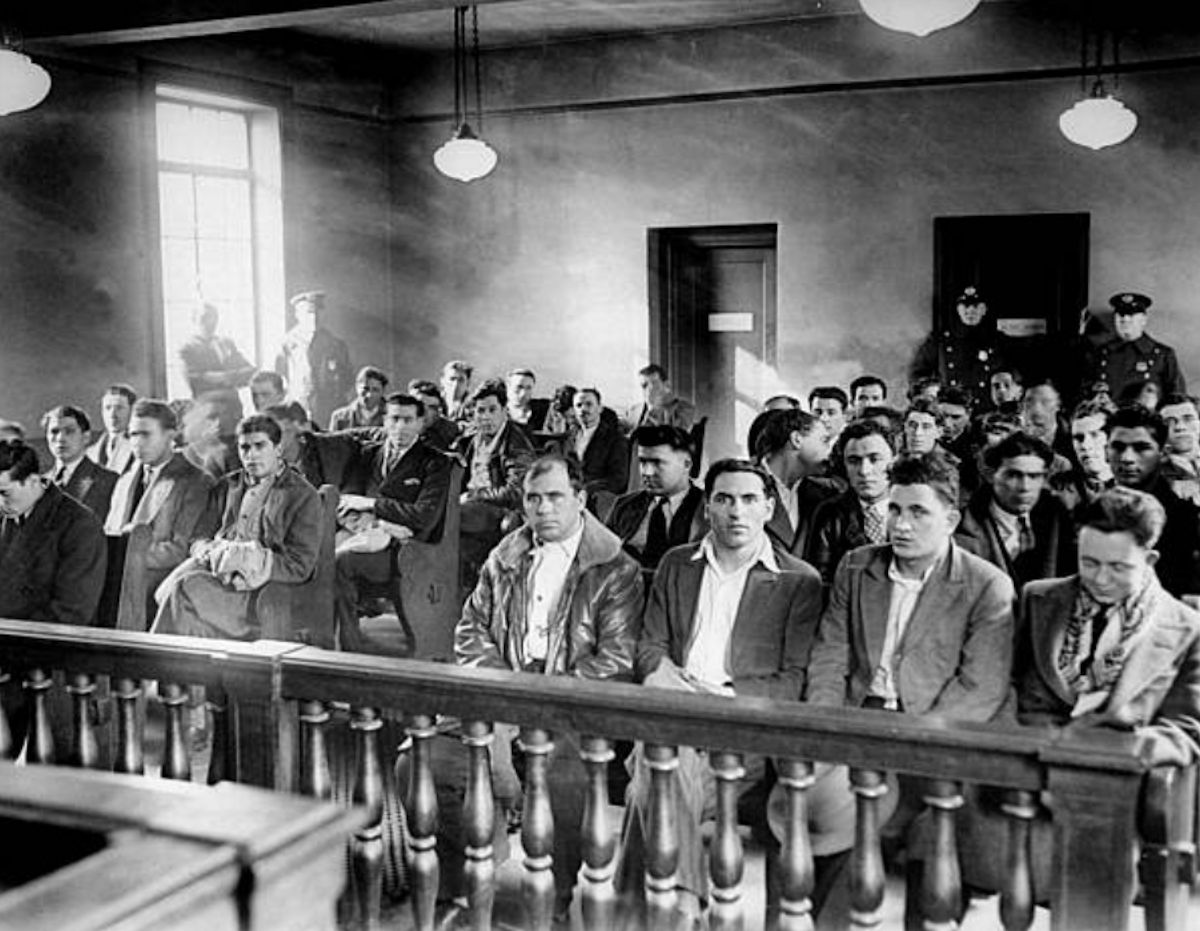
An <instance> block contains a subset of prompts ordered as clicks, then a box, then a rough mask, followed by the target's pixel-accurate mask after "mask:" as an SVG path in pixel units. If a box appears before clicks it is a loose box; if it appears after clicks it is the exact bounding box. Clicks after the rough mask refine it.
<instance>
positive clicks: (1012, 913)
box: [1000, 789, 1037, 931]
mask: <svg viewBox="0 0 1200 931" xmlns="http://www.w3.org/2000/svg"><path fill="white" fill-rule="evenodd" d="M1000 810H1001V811H1002V812H1004V814H1005V815H1007V816H1008V849H1007V851H1006V852H1005V858H1004V878H1003V883H1004V885H1003V887H1002V888H1001V890H1000V923H1001V924H1002V925H1003V926H1004V931H1026V929H1027V928H1028V927H1029V926H1030V925H1031V924H1033V907H1034V901H1033V866H1032V863H1031V860H1030V852H1029V839H1030V830H1031V828H1030V826H1031V825H1032V824H1033V819H1034V818H1035V817H1036V816H1037V805H1036V804H1035V801H1034V794H1033V793H1032V792H1023V791H1020V790H1016V789H1014V790H1013V791H1011V792H1006V793H1005V796H1004V802H1003V804H1001V806H1000Z"/></svg>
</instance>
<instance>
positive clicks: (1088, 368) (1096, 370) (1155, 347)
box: [1083, 291, 1187, 398]
mask: <svg viewBox="0 0 1200 931" xmlns="http://www.w3.org/2000/svg"><path fill="white" fill-rule="evenodd" d="M1108 303H1109V304H1110V305H1111V306H1112V310H1113V318H1112V319H1113V329H1114V330H1115V331H1116V335H1115V336H1112V337H1110V338H1109V339H1107V340H1105V341H1104V342H1102V343H1101V344H1100V345H1099V346H1096V347H1095V348H1093V349H1091V350H1090V351H1088V352H1087V355H1086V358H1085V360H1084V365H1083V384H1084V385H1090V384H1091V383H1092V382H1096V381H1102V382H1104V383H1106V384H1107V385H1108V393H1109V395H1110V396H1111V397H1114V398H1116V397H1120V395H1121V392H1122V391H1123V390H1124V389H1125V388H1126V387H1127V386H1129V385H1131V384H1141V383H1143V382H1148V381H1153V382H1156V383H1157V384H1158V386H1159V387H1160V388H1161V389H1162V393H1163V394H1164V395H1168V394H1186V393H1187V385H1186V384H1185V383H1184V380H1183V373H1182V372H1181V371H1180V370H1179V360H1178V359H1176V358H1175V350H1174V349H1172V348H1171V347H1170V346H1168V345H1167V344H1166V343H1160V342H1159V341H1158V340H1156V339H1153V338H1152V337H1150V336H1147V335H1146V312H1147V311H1148V310H1149V309H1150V305H1151V304H1152V303H1153V301H1151V300H1150V298H1148V297H1147V296H1146V295H1144V294H1137V293H1136V292H1133V291H1121V292H1119V293H1117V294H1114V295H1113V296H1112V297H1110V298H1109V299H1108Z"/></svg>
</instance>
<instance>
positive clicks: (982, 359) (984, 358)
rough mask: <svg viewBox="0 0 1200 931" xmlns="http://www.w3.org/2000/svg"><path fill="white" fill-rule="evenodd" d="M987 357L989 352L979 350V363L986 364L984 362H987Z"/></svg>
mask: <svg viewBox="0 0 1200 931" xmlns="http://www.w3.org/2000/svg"><path fill="white" fill-rule="evenodd" d="M988 355H989V352H988V350H986V349H980V350H979V361H980V362H986V361H987V360H988Z"/></svg>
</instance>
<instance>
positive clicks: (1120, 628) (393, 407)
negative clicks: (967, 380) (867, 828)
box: [0, 361, 1200, 927]
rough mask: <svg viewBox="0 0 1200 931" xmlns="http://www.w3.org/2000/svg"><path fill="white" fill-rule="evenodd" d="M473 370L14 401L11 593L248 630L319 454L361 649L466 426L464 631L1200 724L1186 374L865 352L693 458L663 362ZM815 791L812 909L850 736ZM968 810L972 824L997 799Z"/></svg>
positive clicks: (450, 788)
mask: <svg viewBox="0 0 1200 931" xmlns="http://www.w3.org/2000/svg"><path fill="white" fill-rule="evenodd" d="M260 376H261V377H260ZM472 377H473V371H472V368H471V366H469V365H468V364H466V363H465V362H462V361H454V362H450V363H448V364H447V365H446V366H445V368H444V369H443V372H442V377H441V379H440V382H434V381H429V380H419V379H415V380H413V381H410V382H409V383H408V384H407V386H406V390H405V391H402V392H401V391H391V390H389V379H388V377H387V375H386V374H385V373H383V372H382V371H380V370H379V369H377V368H373V367H366V368H363V369H362V370H361V371H360V372H359V375H358V379H357V383H356V395H357V396H356V399H355V400H353V401H349V403H347V405H346V406H344V407H341V408H339V409H336V410H334V411H333V413H332V415H331V423H330V424H329V425H328V426H329V427H330V428H331V429H321V428H320V427H321V426H323V425H317V424H314V423H313V422H312V420H311V417H310V416H309V412H308V411H307V410H306V409H305V407H304V406H303V405H302V404H300V403H298V402H296V401H294V400H289V399H288V397H287V391H286V384H285V383H284V382H283V381H282V379H281V378H280V377H279V376H277V375H275V374H274V373H260V374H259V375H256V376H254V377H253V378H252V379H250V382H249V384H250V387H251V394H252V398H253V401H254V403H255V405H256V408H258V411H257V412H256V413H254V414H252V415H250V416H247V417H244V418H241V419H240V420H238V421H237V422H236V424H234V425H233V426H232V428H230V432H229V434H228V435H227V434H226V432H225V430H226V428H225V426H224V425H223V424H222V422H221V416H222V411H220V410H218V409H217V408H216V406H214V405H211V404H209V403H208V402H206V400H205V399H204V397H203V396H201V397H199V398H195V399H189V400H188V401H187V402H171V403H168V402H166V401H162V400H156V399H149V398H140V399H139V398H137V397H136V395H135V394H134V392H133V391H132V390H131V389H129V388H128V387H127V386H123V385H116V386H113V387H112V388H110V389H108V390H106V391H105V392H104V393H103V394H102V396H101V398H100V399H99V400H100V408H101V411H102V421H103V430H102V431H97V434H96V435H95V436H93V433H92V425H91V421H90V418H89V416H88V415H87V413H86V412H85V411H84V410H83V409H82V408H81V407H77V406H73V405H66V404H64V405H60V406H57V407H55V408H53V409H52V410H50V411H48V412H47V413H46V415H45V417H44V419H43V424H42V425H43V428H44V431H45V436H46V440H47V444H48V447H49V452H50V455H51V457H52V463H51V464H50V465H49V467H48V468H46V467H43V465H42V463H41V462H40V461H39V458H38V455H37V453H36V451H35V449H34V448H33V447H32V446H31V445H29V444H27V443H26V442H25V441H24V439H23V438H22V433H23V431H22V429H21V427H20V425H17V424H13V423H11V422H3V423H0V513H2V514H3V521H2V522H0V616H3V617H9V618H27V619H32V620H44V621H58V622H66V623H77V624H90V623H101V624H106V625H110V626H119V627H122V628H126V629H133V630H147V629H150V630H154V631H158V632H164V633H177V634H185V635H191V636H212V637H236V638H244V639H245V638H250V639H252V638H255V637H257V636H259V635H260V634H261V621H260V619H259V618H258V617H256V613H255V604H256V598H255V593H256V592H258V591H259V590H260V589H262V588H263V587H264V586H267V585H271V584H275V585H285V586H286V585H297V584H304V583H305V582H306V581H307V580H309V579H310V578H312V576H313V574H314V573H315V572H316V570H317V563H318V560H319V559H320V552H321V550H320V547H319V545H318V544H319V538H320V534H321V533H322V532H323V531H322V526H321V524H322V508H321V504H320V500H319V497H318V494H317V491H316V488H317V487H318V486H320V485H333V486H335V488H336V489H337V493H338V503H337V532H336V541H337V542H336V547H335V549H334V553H335V556H334V563H335V566H334V569H335V571H336V604H335V605H331V606H330V612H331V613H332V614H333V616H334V617H335V618H336V622H337V629H338V631H339V632H340V636H339V639H338V643H339V644H340V645H341V646H342V648H345V649H357V648H359V647H360V646H361V640H360V637H359V634H358V614H359V612H360V610H361V601H362V599H361V597H360V596H361V595H362V591H363V590H364V589H368V588H370V587H372V586H374V585H377V584H378V583H380V582H385V581H387V580H388V579H389V578H390V577H391V576H392V574H393V573H394V572H396V571H397V570H396V558H395V556H396V552H397V550H398V548H400V547H403V546H405V545H407V544H408V543H409V541H412V540H429V539H432V538H434V537H435V536H436V535H437V534H439V533H440V528H441V525H442V523H443V521H444V515H445V511H446V507H447V505H448V503H449V502H448V500H447V498H448V494H449V488H450V487H451V482H450V475H451V470H452V467H453V464H454V463H455V462H457V463H458V465H459V467H460V468H461V470H462V485H461V490H460V492H459V494H460V498H459V501H458V502H457V504H458V506H459V507H460V509H461V518H462V519H461V534H462V537H461V551H462V563H463V567H464V572H463V579H464V581H465V582H466V584H465V586H464V591H463V594H464V595H465V598H466V600H465V604H464V606H463V608H462V612H461V618H460V620H459V622H458V624H457V628H456V631H455V655H456V659H457V661H458V662H459V663H460V664H463V665H466V666H477V667H485V668H496V669H507V670H513V671H524V672H527V673H535V674H541V675H569V676H582V677H586V678H589V679H596V680H612V681H635V682H641V683H643V684H646V685H649V686H654V687H659V688H666V689H672V690H678V691H687V692H693V693H706V694H714V695H725V696H736V695H752V696H760V697H765V698H768V699H771V700H775V701H804V702H810V703H813V704H820V705H837V706H852V707H861V708H867V709H874V710H877V711H879V712H880V713H904V714H915V715H922V716H924V715H936V716H939V717H944V718H950V719H958V720H973V721H1017V722H1022V723H1027V724H1053V725H1056V726H1061V727H1108V728H1114V729H1118V730H1126V731H1128V730H1136V731H1139V732H1142V733H1144V734H1145V735H1146V736H1147V738H1148V741H1147V746H1148V753H1149V754H1150V756H1151V761H1152V762H1155V763H1186V762H1188V761H1190V760H1193V759H1195V758H1196V756H1197V754H1198V753H1200V743H1198V741H1200V614H1197V612H1196V611H1195V610H1193V608H1191V607H1189V606H1188V604H1187V603H1186V602H1188V601H1189V600H1190V599H1193V598H1195V597H1197V596H1200V514H1198V511H1197V504H1198V503H1200V404H1198V402H1197V400H1196V399H1195V398H1193V397H1191V396H1188V395H1185V394H1174V393H1172V394H1167V395H1165V396H1161V397H1156V396H1153V394H1152V393H1150V394H1148V393H1146V392H1141V393H1139V396H1138V399H1137V400H1136V401H1133V402H1130V403H1126V404H1123V405H1120V406H1117V405H1115V404H1114V403H1113V402H1112V400H1111V398H1110V395H1111V394H1112V392H1108V391H1107V390H1106V391H1104V392H1094V393H1093V392H1087V393H1085V395H1084V396H1082V397H1080V398H1079V399H1078V400H1077V401H1076V402H1074V403H1073V406H1071V407H1070V409H1066V408H1065V407H1064V403H1063V399H1062V395H1061V393H1060V391H1059V390H1058V388H1056V386H1055V385H1054V384H1052V383H1051V382H1049V381H1032V380H1031V383H1030V384H1023V379H1022V375H1021V373H1020V372H1019V371H1017V370H1016V369H1004V370H1002V371H1001V370H997V371H995V372H993V374H992V376H991V380H990V395H989V397H986V398H976V397H975V396H973V395H972V394H971V393H970V392H969V391H967V390H964V389H961V388H958V387H956V386H943V385H942V384H941V383H940V382H938V381H936V380H931V379H919V380H917V381H915V382H913V384H911V385H910V387H909V391H908V396H907V398H906V402H905V404H904V405H903V406H902V407H892V406H890V405H889V403H888V386H887V385H886V384H885V383H884V382H883V381H882V380H881V379H879V378H876V377H874V376H871V375H863V376H861V377H859V378H857V379H855V380H854V382H853V383H852V384H851V385H850V386H849V390H844V389H842V388H841V387H838V386H822V387H818V388H816V389H814V390H813V391H812V392H811V393H810V396H809V397H808V398H807V399H806V401H807V403H802V402H801V400H800V399H798V398H794V397H791V396H788V395H778V396H776V397H773V398H770V399H767V400H766V401H765V402H764V404H763V410H762V412H761V413H760V414H759V416H758V417H757V418H756V419H755V421H754V423H753V424H752V425H751V427H750V430H749V432H748V435H747V436H746V438H745V440H746V442H747V456H746V457H745V458H738V459H723V460H720V461H717V462H714V463H712V464H711V465H709V467H708V469H707V471H706V472H705V474H704V475H703V478H702V480H701V481H700V482H699V483H698V482H697V481H696V480H695V479H693V474H694V473H695V472H696V471H697V470H696V469H695V466H696V465H697V461H698V459H699V457H700V455H701V451H700V450H698V449H697V448H696V446H695V441H694V433H693V432H692V430H691V427H692V426H693V425H694V421H695V418H696V411H695V409H694V407H693V405H691V404H690V403H689V402H687V401H686V400H685V399H682V398H679V397H677V396H675V395H674V393H673V392H672V391H671V388H670V384H669V382H668V381H667V379H666V372H665V371H664V370H663V369H662V368H661V367H660V366H657V365H652V366H648V367H647V368H646V369H644V370H643V371H642V372H641V373H640V377H641V380H642V386H643V390H644V395H645V399H644V401H643V402H642V403H641V404H639V405H636V406H635V407H634V408H631V409H630V410H628V411H625V412H624V413H623V414H621V415H618V414H617V413H616V412H615V411H613V410H611V409H610V408H608V407H605V406H604V404H603V399H602V397H601V394H600V392H599V391H598V390H597V389H595V388H592V387H586V386H585V387H579V388H576V387H573V386H565V387H564V388H563V389H560V390H558V391H556V392H555V393H554V396H553V397H552V398H543V399H539V398H537V397H535V396H534V390H535V386H536V380H535V376H534V375H533V373H532V372H531V371H530V370H528V369H517V370H514V371H513V372H511V373H509V375H508V376H507V378H505V379H498V378H497V379H486V380H484V381H482V382H481V383H480V384H478V385H476V386H472ZM805 408H807V409H805ZM605 496H608V500H607V502H606V504H605V505H604V506H603V507H600V506H599V504H598V502H600V501H602V500H604V499H605ZM330 645H332V644H330ZM7 688H9V689H11V688H12V685H11V684H10V685H9V686H7ZM7 697H10V696H6V698H7ZM11 697H12V698H13V705H12V706H13V707H19V703H20V696H19V695H16V696H11ZM8 706H9V705H8V704H7V703H6V707H8ZM577 736H578V735H572V734H556V735H555V747H554V750H553V753H552V756H551V759H550V763H549V775H550V780H551V783H552V793H551V797H552V799H553V804H554V806H555V812H554V815H555V823H556V828H557V829H556V832H555V844H556V849H555V857H554V878H555V883H556V892H557V903H558V908H557V912H558V914H559V915H560V916H561V915H563V914H565V911H566V908H567V907H568V906H569V903H570V901H571V898H572V894H573V888H574V885H575V875H576V871H577V869H578V866H579V857H580V848H579V838H578V834H577V830H578V825H579V821H580V815H581V811H580V810H579V807H580V806H581V805H582V799H583V797H584V793H583V785H584V782H583V780H584V773H583V769H582V765H581V763H580V760H579V756H578V747H577V742H576V739H575V738H576V737H577ZM514 738H515V735H514V734H513V733H511V732H510V731H509V730H506V729H504V728H498V729H497V739H496V741H495V745H494V748H493V751H492V752H493V755H494V758H493V772H494V780H495V781H494V791H495V793H496V798H497V801H498V805H497V814H496V818H497V824H496V831H497V837H498V840H502V838H503V834H504V829H505V826H506V825H507V824H509V823H510V816H511V815H512V813H513V812H514V811H515V810H516V809H517V808H519V804H520V797H521V788H520V779H521V776H520V773H521V772H522V771H523V768H522V766H521V765H520V759H519V757H520V754H521V752H522V751H521V748H520V746H519V744H518V743H516V742H515V739H514ZM434 761H435V767H434V776H435V782H436V787H437V791H438V796H439V811H440V816H441V828H440V837H439V854H440V856H441V858H442V861H441V862H442V864H443V866H442V872H441V886H442V890H441V898H442V899H443V900H444V901H445V902H446V903H447V906H448V907H453V903H454V902H455V900H456V899H457V897H459V896H461V894H462V892H463V876H462V873H463V858H462V849H463V837H462V824H463V822H462V810H461V809H462V802H463V794H464V791H465V780H466V773H467V761H466V758H465V756H464V751H463V748H462V745H461V743H460V742H459V740H458V739H457V734H456V733H455V732H454V730H453V727H452V726H448V727H447V728H446V739H445V740H442V741H439V742H438V746H437V748H436V750H435V753H434ZM745 765H746V770H747V779H746V782H745V783H744V785H743V788H744V789H746V790H749V789H750V788H751V787H753V786H755V785H759V786H761V787H762V788H763V789H764V790H765V791H764V792H763V793H762V795H761V804H760V807H761V811H760V816H761V819H762V821H763V823H765V825H766V826H767V828H768V829H769V831H770V832H773V834H774V836H775V837H776V838H781V837H782V830H783V828H782V824H783V799H782V795H781V793H780V792H779V791H778V790H777V789H773V788H772V784H773V768H772V762H771V761H770V760H769V759H765V758H762V759H747V760H746V763H745ZM626 766H627V769H628V771H629V774H630V782H629V784H628V788H627V789H626V796H625V802H626V808H625V821H624V825H623V829H622V833H621V840H620V847H619V857H618V869H617V887H618V889H620V890H622V891H624V892H627V893H629V894H631V895H635V894H636V892H637V890H638V889H639V888H640V879H639V877H640V875H641V863H642V854H643V850H642V843H643V839H644V837H645V834H646V830H645V824H644V822H645V820H646V818H647V817H648V814H647V805H648V803H649V799H648V788H647V786H648V763H647V760H646V749H645V748H643V747H641V746H636V747H634V748H633V749H632V752H631V753H630V755H629V758H628V760H627V761H626ZM399 775H400V780H399V781H400V783H401V785H403V782H404V778H405V776H406V774H405V773H403V772H401V773H400V774H399ZM672 778H673V779H674V780H675V781H676V791H675V793H674V800H675V804H676V806H677V809H678V810H677V812H676V813H675V823H676V824H678V825H679V827H680V830H681V831H682V832H683V837H684V842H683V843H682V844H681V851H682V852H683V856H682V858H681V865H680V869H679V873H678V877H677V881H678V884H679V888H680V901H681V903H682V907H683V909H684V910H685V911H690V912H691V913H692V914H694V915H696V916H697V917H699V916H700V915H701V913H702V910H703V908H704V904H705V902H706V897H707V889H706V885H705V882H706V880H705V877H704V872H703V869H702V865H701V860H700V852H701V850H702V843H701V841H700V837H701V836H702V835H701V825H702V824H703V822H704V821H705V820H706V819H708V818H711V816H712V812H713V808H714V804H715V791H716V789H715V785H714V782H713V777H712V773H711V770H710V768H709V767H708V765H707V760H706V754H705V752H704V751H703V750H688V751H687V752H686V753H684V754H683V756H682V757H681V760H680V765H679V767H678V769H677V770H676V771H675V772H674V774H673V776H672ZM891 788H892V791H891V792H890V793H889V794H888V796H887V799H888V800H887V803H886V805H885V809H886V810H887V812H888V813H889V815H891V820H890V822H889V824H888V827H887V829H886V830H887V832H888V833H889V836H890V837H893V838H895V839H897V843H901V844H903V843H907V844H908V845H909V847H910V851H911V859H912V860H913V861H918V860H919V851H920V850H921V849H922V845H921V843H920V842H919V835H920V833H921V831H922V830H923V824H922V821H921V819H920V818H919V817H917V816H916V812H917V811H918V810H919V808H920V806H919V804H918V803H917V801H916V799H915V796H914V793H919V789H917V788H914V787H913V786H911V785H908V784H906V783H905V782H903V781H901V782H898V783H893V784H892V786H891ZM808 808H809V812H808V817H809V823H810V830H811V833H812V839H813V851H814V854H815V856H816V860H817V862H816V866H817V874H816V879H817V888H816V892H815V894H814V897H813V898H814V914H815V915H816V916H817V918H818V926H824V925H825V924H828V926H830V927H836V926H838V924H839V922H840V921H841V920H842V917H844V914H845V909H846V908H847V907H848V905H847V901H846V885H847V870H846V869H845V867H846V863H847V858H848V856H849V849H850V846H851V844H852V840H853V835H854V802H853V794H852V792H851V791H850V787H849V783H848V777H847V772H846V770H845V768H844V767H840V766H836V765H833V764H825V763H822V764H819V765H818V766H817V769H816V784H815V785H814V787H813V789H812V790H811V791H810V794H809V805H808ZM893 813H894V814H893ZM970 822H971V824H972V826H973V828H975V829H976V830H977V832H978V833H979V835H980V838H981V840H980V843H983V844H987V843H988V842H989V841H988V837H989V835H988V831H989V830H995V827H994V825H992V826H989V819H988V812H987V811H986V810H984V808H983V803H982V802H980V803H979V810H978V811H977V812H975V813H974V816H973V817H972V818H971V819H970ZM1041 836H1042V835H1041V834H1037V833H1036V832H1035V837H1041ZM1042 842H1044V838H1042ZM983 849H986V848H983ZM993 849H994V847H993ZM1035 859H1036V858H1035ZM1045 882H1046V878H1045V876H1040V877H1035V883H1039V884H1041V885H1038V888H1039V889H1041V890H1045V888H1046V887H1045V885H1044V883H1045ZM912 898H915V897H912Z"/></svg>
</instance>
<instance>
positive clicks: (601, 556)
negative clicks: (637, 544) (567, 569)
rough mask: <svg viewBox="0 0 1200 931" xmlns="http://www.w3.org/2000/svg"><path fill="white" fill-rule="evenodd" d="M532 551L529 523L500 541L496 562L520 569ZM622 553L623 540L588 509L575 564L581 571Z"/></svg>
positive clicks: (505, 566) (512, 568)
mask: <svg viewBox="0 0 1200 931" xmlns="http://www.w3.org/2000/svg"><path fill="white" fill-rule="evenodd" d="M532 552H533V530H532V529H531V528H530V527H529V525H528V524H526V525H525V526H523V527H521V528H520V529H519V530H515V531H513V532H512V533H510V534H509V535H508V536H507V537H505V538H504V539H503V540H501V541H500V543H499V545H498V546H497V547H496V549H495V556H496V560H497V562H499V563H500V565H501V566H502V567H503V568H504V569H506V570H508V571H515V570H516V569H519V568H520V567H521V565H522V564H523V563H524V562H525V560H527V559H529V558H530V555H531V554H532ZM621 552H622V550H621V539H620V537H618V536H617V535H616V534H615V533H613V532H612V531H611V530H609V529H608V528H607V527H605V526H604V525H603V524H602V523H600V521H598V520H596V518H595V517H593V516H592V514H591V513H590V512H588V511H584V512H583V538H582V539H581V540H580V541H579V551H578V552H577V553H576V554H575V565H576V566H578V568H579V571H580V572H584V571H586V570H588V569H590V568H592V567H593V566H602V565H604V564H605V563H609V562H612V561H613V560H614V559H616V558H617V556H618V555H620V553H621Z"/></svg>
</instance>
